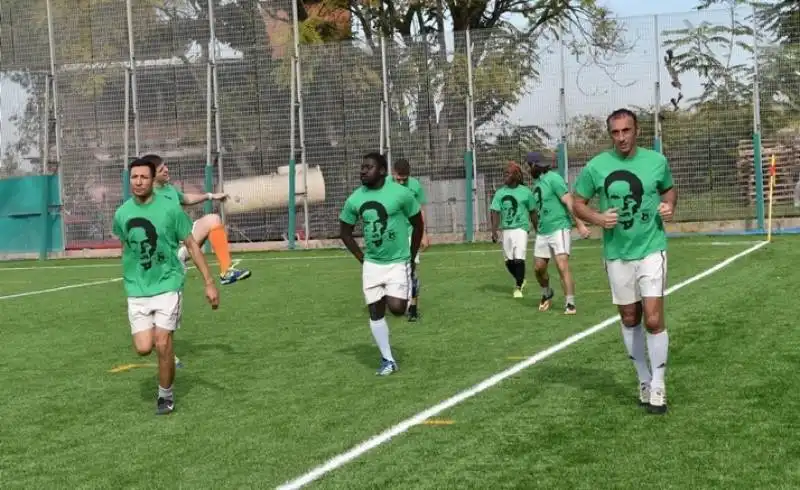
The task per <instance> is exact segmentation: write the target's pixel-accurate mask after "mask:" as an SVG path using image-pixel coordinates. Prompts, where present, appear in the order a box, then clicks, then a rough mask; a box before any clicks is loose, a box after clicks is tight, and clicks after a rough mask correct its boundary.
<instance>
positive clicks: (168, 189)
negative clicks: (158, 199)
mask: <svg viewBox="0 0 800 490" xmlns="http://www.w3.org/2000/svg"><path fill="white" fill-rule="evenodd" d="M153 191H154V192H155V193H156V194H159V195H162V196H164V197H166V198H168V199H172V200H173V201H175V202H177V203H178V205H181V204H183V200H184V199H183V192H181V191H180V189H178V188H177V187H175V186H174V185H172V184H170V183H166V184H164V185H161V186H155V187H153Z"/></svg>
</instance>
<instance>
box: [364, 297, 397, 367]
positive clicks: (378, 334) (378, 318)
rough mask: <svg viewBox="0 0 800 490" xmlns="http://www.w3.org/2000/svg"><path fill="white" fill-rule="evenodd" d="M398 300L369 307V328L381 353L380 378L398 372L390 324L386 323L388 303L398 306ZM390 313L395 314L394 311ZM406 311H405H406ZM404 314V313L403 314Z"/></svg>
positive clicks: (381, 301) (390, 300) (390, 299)
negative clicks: (390, 337)
mask: <svg viewBox="0 0 800 490" xmlns="http://www.w3.org/2000/svg"><path fill="white" fill-rule="evenodd" d="M397 299H398V298H387V297H384V298H383V299H381V300H379V301H377V302H375V303H372V304H370V305H369V307H368V308H369V327H370V330H371V331H372V337H373V338H374V339H375V344H376V345H377V346H378V350H379V351H380V353H381V364H380V366H379V367H378V370H377V371H376V372H375V374H376V375H378V376H388V375H390V374H392V373H394V372H395V371H397V363H396V362H395V360H394V356H393V355H392V347H391V344H390V343H389V324H388V323H386V306H387V304H388V303H390V302H391V303H393V304H395V306H396V302H395V301H392V300H397ZM390 311H392V313H394V310H392V309H391V307H390ZM404 311H405V310H404ZM395 314H396V313H395ZM401 314H402V313H401Z"/></svg>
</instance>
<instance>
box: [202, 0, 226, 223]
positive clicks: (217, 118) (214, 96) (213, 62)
mask: <svg viewBox="0 0 800 490" xmlns="http://www.w3.org/2000/svg"><path fill="white" fill-rule="evenodd" d="M208 39H209V42H208V66H209V77H208V80H207V82H208V84H209V87H208V88H207V90H206V91H207V94H206V96H208V95H209V93H208V92H210V102H211V104H210V106H211V113H212V114H210V115H209V117H208V120H207V121H206V122H207V123H208V124H209V127H208V130H207V133H206V136H207V137H208V142H207V144H208V149H207V150H206V153H207V155H206V167H205V180H206V182H205V186H206V192H214V164H216V165H217V172H218V178H219V189H220V191H224V189H225V180H224V173H223V164H222V163H223V162H222V127H221V124H220V123H221V120H222V117H221V115H220V109H219V78H218V76H217V30H216V21H215V19H214V2H213V1H209V2H208ZM212 115H213V118H212V117H211V116H212ZM212 122H213V124H214V139H215V145H214V146H216V154H215V155H214V158H213V159H212V158H211V155H212V151H211V127H210V124H211V123H212ZM212 211H213V204H212V203H211V201H210V200H208V201H206V212H207V213H211V212H212ZM220 215H221V218H222V222H223V223H224V222H225V207H224V206H221V207H220Z"/></svg>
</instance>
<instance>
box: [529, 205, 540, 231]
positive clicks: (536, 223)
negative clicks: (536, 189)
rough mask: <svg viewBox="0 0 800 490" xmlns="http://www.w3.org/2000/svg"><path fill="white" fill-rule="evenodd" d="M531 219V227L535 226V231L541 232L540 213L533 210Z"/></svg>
mask: <svg viewBox="0 0 800 490" xmlns="http://www.w3.org/2000/svg"><path fill="white" fill-rule="evenodd" d="M530 219H531V225H532V226H533V231H536V232H538V231H539V213H537V212H536V210H535V209H531V212H530Z"/></svg>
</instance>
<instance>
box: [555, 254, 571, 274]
mask: <svg viewBox="0 0 800 490" xmlns="http://www.w3.org/2000/svg"><path fill="white" fill-rule="evenodd" d="M556 267H558V272H560V273H561V274H562V275H564V274H568V273H569V260H568V258H567V256H566V255H558V256H557V257H556Z"/></svg>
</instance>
